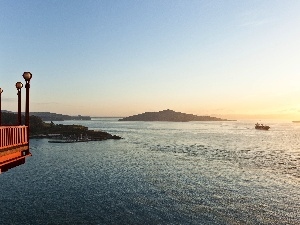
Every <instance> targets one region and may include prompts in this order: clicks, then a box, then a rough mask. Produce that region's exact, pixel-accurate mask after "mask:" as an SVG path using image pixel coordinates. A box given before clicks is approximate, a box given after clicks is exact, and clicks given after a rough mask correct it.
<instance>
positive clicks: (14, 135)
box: [0, 126, 28, 150]
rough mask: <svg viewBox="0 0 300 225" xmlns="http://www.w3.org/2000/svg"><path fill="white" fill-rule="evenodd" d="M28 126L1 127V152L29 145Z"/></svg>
mask: <svg viewBox="0 0 300 225" xmlns="http://www.w3.org/2000/svg"><path fill="white" fill-rule="evenodd" d="M27 128H28V127H27V126H1V127H0V150H1V149H5V148H10V147H14V146H21V145H26V144H28V141H27V140H28V139H27V135H28V133H27V130H28V129H27Z"/></svg>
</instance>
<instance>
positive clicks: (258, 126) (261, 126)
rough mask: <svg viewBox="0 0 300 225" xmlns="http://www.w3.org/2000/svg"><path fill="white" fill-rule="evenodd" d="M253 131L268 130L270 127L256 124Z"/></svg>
mask: <svg viewBox="0 0 300 225" xmlns="http://www.w3.org/2000/svg"><path fill="white" fill-rule="evenodd" d="M255 129H257V130H269V129H270V126H266V125H263V124H259V123H256V124H255Z"/></svg>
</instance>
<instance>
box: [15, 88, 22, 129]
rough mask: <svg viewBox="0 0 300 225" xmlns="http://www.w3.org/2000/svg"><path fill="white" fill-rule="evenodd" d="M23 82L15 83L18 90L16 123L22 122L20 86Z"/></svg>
mask: <svg viewBox="0 0 300 225" xmlns="http://www.w3.org/2000/svg"><path fill="white" fill-rule="evenodd" d="M22 87H23V84H22V83H21V82H17V83H16V88H17V90H18V94H17V95H18V125H19V126H20V125H21V124H22V117H21V88H22Z"/></svg>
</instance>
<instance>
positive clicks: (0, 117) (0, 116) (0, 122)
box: [0, 88, 3, 126]
mask: <svg viewBox="0 0 300 225" xmlns="http://www.w3.org/2000/svg"><path fill="white" fill-rule="evenodd" d="M2 92H3V89H2V88H0V126H1V125H2V121H1V119H2V110H1V94H2Z"/></svg>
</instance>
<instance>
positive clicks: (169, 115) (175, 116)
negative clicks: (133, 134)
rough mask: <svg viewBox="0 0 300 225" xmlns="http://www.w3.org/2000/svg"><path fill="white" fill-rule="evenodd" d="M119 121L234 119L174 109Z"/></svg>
mask: <svg viewBox="0 0 300 225" xmlns="http://www.w3.org/2000/svg"><path fill="white" fill-rule="evenodd" d="M119 121H169V122H189V121H233V120H227V119H220V118H217V117H211V116H197V115H193V114H186V113H181V112H175V111H174V110H170V109H167V110H162V111H159V112H145V113H142V114H138V115H133V116H129V117H125V118H122V119H119Z"/></svg>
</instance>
